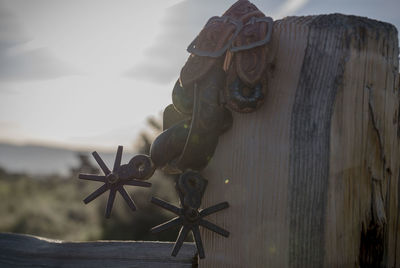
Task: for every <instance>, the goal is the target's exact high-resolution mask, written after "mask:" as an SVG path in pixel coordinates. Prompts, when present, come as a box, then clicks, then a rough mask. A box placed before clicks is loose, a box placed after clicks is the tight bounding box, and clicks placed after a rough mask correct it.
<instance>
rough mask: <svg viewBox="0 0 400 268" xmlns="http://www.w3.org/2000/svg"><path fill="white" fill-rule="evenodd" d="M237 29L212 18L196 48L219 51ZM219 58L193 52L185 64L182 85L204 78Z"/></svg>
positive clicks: (202, 31) (201, 33) (188, 84)
mask: <svg viewBox="0 0 400 268" xmlns="http://www.w3.org/2000/svg"><path fill="white" fill-rule="evenodd" d="M234 31H235V26H234V25H233V24H230V23H224V22H222V21H216V20H214V19H213V18H211V19H210V20H209V21H208V23H207V25H206V26H205V27H204V28H203V30H201V32H200V34H199V35H198V37H197V41H196V44H195V46H196V48H197V49H200V50H204V51H210V52H214V51H218V50H219V49H221V48H223V47H224V46H225V44H226V43H227V42H228V40H229V39H230V38H231V36H232V34H233V33H234ZM217 60H218V59H217V58H211V57H200V56H197V55H194V54H191V55H190V56H189V58H188V60H187V61H186V63H185V65H184V66H183V68H182V70H181V74H180V80H181V84H182V86H183V87H184V88H185V87H187V88H188V87H191V86H192V84H193V82H194V81H196V80H199V79H201V78H203V77H204V76H205V75H206V74H207V72H208V71H209V70H210V69H211V67H212V66H213V65H214V64H215V63H216V62H217Z"/></svg>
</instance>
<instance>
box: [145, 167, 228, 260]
mask: <svg viewBox="0 0 400 268" xmlns="http://www.w3.org/2000/svg"><path fill="white" fill-rule="evenodd" d="M206 186H207V180H205V179H204V178H203V177H202V176H201V175H200V174H199V173H198V172H195V171H186V172H185V173H183V174H182V175H181V176H180V178H179V180H178V183H177V190H178V193H179V196H180V200H181V207H177V206H174V205H172V204H170V203H168V202H166V201H164V200H161V199H159V198H156V197H153V198H152V199H151V202H152V203H153V204H155V205H157V206H159V207H161V208H163V209H166V210H168V211H170V212H172V213H174V214H175V215H177V217H175V218H173V219H171V220H169V221H167V222H164V223H162V224H160V225H158V226H155V227H153V228H152V229H151V232H152V233H158V232H161V231H165V230H167V229H170V228H173V227H176V226H179V225H181V229H180V232H179V235H178V238H177V239H176V242H175V245H174V248H173V249H172V252H171V255H172V256H176V255H177V254H178V252H179V250H180V248H181V247H182V245H183V242H184V240H185V238H186V236H187V235H188V233H189V232H190V231H191V232H192V233H193V237H194V241H195V243H196V247H197V251H198V253H199V257H200V258H201V259H203V258H205V252H204V247H203V242H202V239H201V235H200V229H199V227H200V226H202V227H205V228H206V229H208V230H211V231H213V232H215V233H217V234H219V235H222V236H224V237H228V236H229V232H228V231H227V230H225V229H223V228H221V227H219V226H217V225H215V224H214V223H211V222H209V221H208V220H206V219H204V217H206V216H208V215H211V214H213V213H216V212H218V211H220V210H223V209H226V208H228V207H229V204H228V202H222V203H219V204H217V205H214V206H211V207H208V208H206V209H199V208H200V205H201V199H202V197H203V194H204V191H205V189H206Z"/></svg>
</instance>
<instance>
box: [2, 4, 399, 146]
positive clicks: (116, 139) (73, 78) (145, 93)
mask: <svg viewBox="0 0 400 268" xmlns="http://www.w3.org/2000/svg"><path fill="white" fill-rule="evenodd" d="M234 2H235V1H233V0H229V1H228V0H146V1H137V0H115V1H105V0H80V1H78V0H69V1H59V0H8V1H7V0H0V142H4V143H14V144H44V145H56V146H61V147H69V148H79V149H81V148H84V149H97V150H110V151H114V150H115V148H116V147H117V145H119V144H121V145H124V146H126V147H127V148H130V146H132V144H133V143H134V140H135V137H136V136H137V134H138V133H139V132H141V131H142V130H143V129H145V128H146V124H145V121H146V118H147V117H149V116H159V115H160V113H161V112H162V110H163V109H164V107H165V106H167V105H168V104H169V103H171V92H172V87H173V84H174V82H175V81H176V79H177V77H178V75H179V72H180V69H181V67H182V66H183V64H184V62H185V60H186V58H187V56H188V54H187V52H186V47H187V45H188V44H189V43H190V42H191V40H192V39H193V38H194V37H195V35H196V34H197V33H198V32H199V31H200V30H201V28H202V26H203V25H204V23H205V22H206V21H207V20H208V18H209V17H211V16H214V15H221V14H222V13H223V12H224V11H225V10H226V9H227V8H229V6H231V5H232V4H233V3H234ZM252 2H253V3H254V4H256V5H257V6H258V8H259V9H260V10H261V11H263V12H264V13H265V14H266V15H267V16H271V17H273V18H274V19H280V18H283V17H285V16H288V15H314V14H324V13H336V12H339V13H344V14H353V15H360V16H367V17H370V18H374V19H378V20H382V21H386V22H390V23H392V24H394V25H395V26H396V27H397V28H399V27H400V16H398V11H399V10H400V1H399V0H380V1H379V0H346V1H345V0H319V1H318V0H286V1H281V0H270V1H265V0H264V1H261V0H257V1H252Z"/></svg>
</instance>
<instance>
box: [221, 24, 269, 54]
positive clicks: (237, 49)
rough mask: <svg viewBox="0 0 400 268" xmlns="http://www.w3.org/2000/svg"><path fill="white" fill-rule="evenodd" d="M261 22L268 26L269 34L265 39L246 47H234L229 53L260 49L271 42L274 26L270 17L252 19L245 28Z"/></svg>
mask: <svg viewBox="0 0 400 268" xmlns="http://www.w3.org/2000/svg"><path fill="white" fill-rule="evenodd" d="M260 22H265V23H267V24H268V32H267V34H266V36H265V38H264V39H262V40H259V41H257V42H254V43H251V44H248V45H244V46H238V47H235V46H232V47H231V48H230V49H229V51H231V52H239V51H243V50H249V49H252V48H255V47H259V46H263V45H265V44H266V43H268V42H269V41H270V40H271V36H272V26H273V20H272V18H270V17H262V18H257V17H252V18H251V19H250V20H249V21H248V22H247V23H246V24H245V25H244V26H246V25H249V24H254V23H260Z"/></svg>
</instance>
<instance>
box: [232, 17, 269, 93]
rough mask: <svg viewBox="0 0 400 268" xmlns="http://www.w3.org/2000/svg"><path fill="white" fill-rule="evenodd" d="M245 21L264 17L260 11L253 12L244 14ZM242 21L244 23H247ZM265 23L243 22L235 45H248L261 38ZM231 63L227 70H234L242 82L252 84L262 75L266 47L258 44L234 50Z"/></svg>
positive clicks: (265, 32) (265, 29) (265, 31)
mask: <svg viewBox="0 0 400 268" xmlns="http://www.w3.org/2000/svg"><path fill="white" fill-rule="evenodd" d="M246 17H247V21H248V20H249V19H250V18H251V17H265V16H264V14H263V13H262V12H257V13H255V12H253V14H252V16H246ZM247 21H244V23H247ZM267 30H268V27H267V24H266V23H253V24H245V26H244V27H243V29H242V31H241V32H240V33H239V34H238V36H237V37H236V38H235V40H234V41H233V45H234V46H235V47H240V46H244V45H249V44H252V43H255V42H257V41H259V40H261V39H263V38H264V37H265V36H266V34H267ZM232 56H233V58H232V64H231V66H230V68H229V69H228V72H235V71H236V73H237V75H238V76H239V77H240V79H242V81H243V82H245V83H246V84H248V85H249V86H254V85H255V84H256V83H258V82H259V81H260V80H261V78H262V76H263V75H264V72H265V69H266V47H265V46H260V47H255V48H252V49H249V50H242V51H238V52H235V53H234V54H233V55H232Z"/></svg>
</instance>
